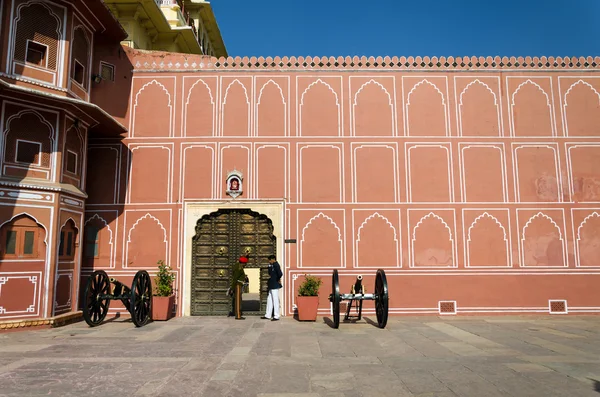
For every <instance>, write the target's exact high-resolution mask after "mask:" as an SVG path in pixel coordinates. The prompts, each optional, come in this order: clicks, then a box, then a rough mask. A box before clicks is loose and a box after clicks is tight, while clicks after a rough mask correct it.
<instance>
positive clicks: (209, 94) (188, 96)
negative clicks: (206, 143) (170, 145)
mask: <svg viewBox="0 0 600 397" xmlns="http://www.w3.org/2000/svg"><path fill="white" fill-rule="evenodd" d="M198 83H202V84H204V86H205V87H206V89H207V90H208V96H209V97H210V106H211V107H212V111H211V115H212V131H211V134H210V136H215V130H216V122H217V118H216V117H215V99H214V98H213V95H212V90H211V89H210V87H209V86H208V84H207V83H206V81H204V80H203V79H198V80H196V81H195V82H194V84H192V86H191V87H190V90H189V91H188V94H187V98H186V100H185V109H184V112H185V122H184V126H183V136H184V137H187V136H188V135H187V125H188V105H189V104H190V98H191V97H192V93H193V91H194V88H195V87H196V86H197V85H198Z"/></svg>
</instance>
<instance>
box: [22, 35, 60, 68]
mask: <svg viewBox="0 0 600 397" xmlns="http://www.w3.org/2000/svg"><path fill="white" fill-rule="evenodd" d="M29 43H35V44H37V45H41V46H44V47H46V54H45V56H44V65H38V64H35V63H31V62H28V61H27V54H28V53H29ZM34 51H35V50H34ZM49 51H50V47H48V46H47V45H46V44H44V43H40V42H38V41H35V40H29V39H27V44H26V45H25V65H35V66H37V67H40V68H44V69H48V52H49ZM57 62H58V61H57Z"/></svg>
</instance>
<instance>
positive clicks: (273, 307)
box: [261, 255, 283, 321]
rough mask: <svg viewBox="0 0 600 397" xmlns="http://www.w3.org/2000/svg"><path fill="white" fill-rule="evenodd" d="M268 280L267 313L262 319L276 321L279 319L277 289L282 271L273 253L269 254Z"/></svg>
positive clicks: (279, 286)
mask: <svg viewBox="0 0 600 397" xmlns="http://www.w3.org/2000/svg"><path fill="white" fill-rule="evenodd" d="M268 270H269V281H268V284H267V287H268V291H269V295H268V296H267V313H266V314H265V315H264V316H262V317H261V318H262V319H265V320H271V321H277V320H279V316H280V313H279V289H280V288H281V277H282V276H283V272H282V271H281V266H280V265H279V263H277V260H276V257H275V255H270V256H269V269H268Z"/></svg>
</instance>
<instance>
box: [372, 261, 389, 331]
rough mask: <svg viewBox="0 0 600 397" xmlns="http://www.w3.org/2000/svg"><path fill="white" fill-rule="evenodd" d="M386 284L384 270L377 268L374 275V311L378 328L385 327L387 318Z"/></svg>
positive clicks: (387, 297) (387, 298)
mask: <svg viewBox="0 0 600 397" xmlns="http://www.w3.org/2000/svg"><path fill="white" fill-rule="evenodd" d="M388 300H389V296H388V285H387V279H386V278H385V272H384V271H383V270H381V269H379V270H377V276H375V311H376V312H377V324H378V325H379V328H385V325H386V324H387V319H388Z"/></svg>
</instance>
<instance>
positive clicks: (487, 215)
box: [467, 211, 508, 241]
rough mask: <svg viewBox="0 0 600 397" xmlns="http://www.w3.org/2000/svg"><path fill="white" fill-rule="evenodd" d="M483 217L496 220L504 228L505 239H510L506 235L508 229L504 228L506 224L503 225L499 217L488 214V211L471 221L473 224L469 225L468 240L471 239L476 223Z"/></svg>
mask: <svg viewBox="0 0 600 397" xmlns="http://www.w3.org/2000/svg"><path fill="white" fill-rule="evenodd" d="M483 218H489V219H492V220H493V221H494V222H496V224H497V225H498V226H500V228H501V229H502V233H504V241H508V239H507V237H506V229H505V228H504V226H503V225H502V223H500V221H499V220H498V218H496V217H495V216H494V215H490V214H488V213H487V211H486V212H484V213H483V214H481V215H479V216H478V217H477V218H475V220H474V221H473V223H471V226H469V231H468V233H467V241H471V229H473V228H474V227H475V224H476V223H477V222H479V221H480V220H481V219H483Z"/></svg>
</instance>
